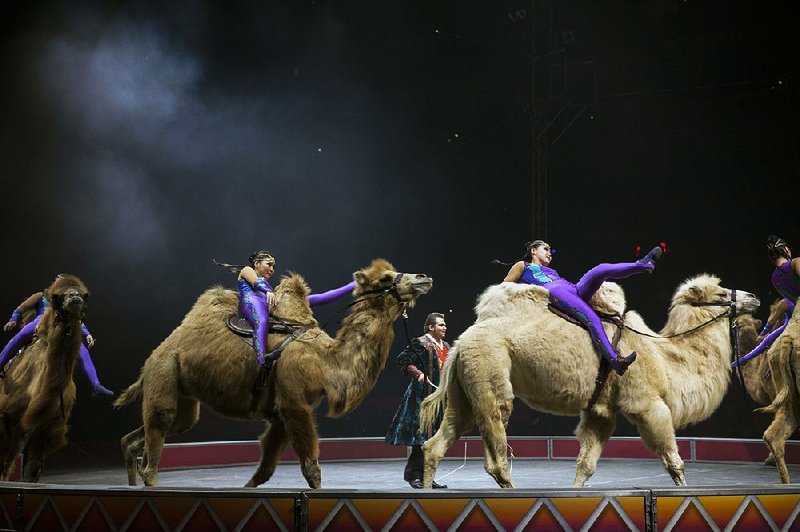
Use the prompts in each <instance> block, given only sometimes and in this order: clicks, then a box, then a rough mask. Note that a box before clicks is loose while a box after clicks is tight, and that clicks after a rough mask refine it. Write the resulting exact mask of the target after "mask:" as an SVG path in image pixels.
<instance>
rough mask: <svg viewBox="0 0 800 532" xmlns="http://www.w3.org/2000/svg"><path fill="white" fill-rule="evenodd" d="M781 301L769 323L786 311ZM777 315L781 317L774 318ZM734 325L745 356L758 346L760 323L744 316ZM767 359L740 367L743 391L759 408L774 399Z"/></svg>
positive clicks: (756, 359)
mask: <svg viewBox="0 0 800 532" xmlns="http://www.w3.org/2000/svg"><path fill="white" fill-rule="evenodd" d="M781 301H782V300H781V299H778V300H777V301H775V302H774V303H773V304H772V305H770V317H769V320H770V322H771V323H780V320H781V316H782V314H783V312H784V311H785V310H786V309H785V307H784V308H779V305H780V302H781ZM779 313H780V314H781V316H776V315H777V314H779ZM736 324H737V325H738V327H739V353H740V354H742V355H745V354H747V353H749V352H750V351H751V350H752V349H753V348H755V347H756V345H758V338H757V337H758V329H759V328H760V326H761V322H760V321H759V320H756V319H755V318H753V317H752V316H749V315H747V314H745V315H743V316H740V317H738V318H737V319H736ZM768 359H769V357H767V356H766V353H762V354H761V355H759V356H757V357H755V358H753V359H751V360H750V361H748V362H747V363H746V364H745V365H744V366H742V377H743V379H744V387H745V390H747V394H748V395H749V396H750V398H751V399H752V400H753V401H754V402H755V403H757V404H759V405H761V406H767V405H769V404H770V403H772V401H773V399H775V385H774V384H773V382H772V372H771V370H770V369H769V360H768ZM768 461H769V459H768ZM770 463H771V461H770Z"/></svg>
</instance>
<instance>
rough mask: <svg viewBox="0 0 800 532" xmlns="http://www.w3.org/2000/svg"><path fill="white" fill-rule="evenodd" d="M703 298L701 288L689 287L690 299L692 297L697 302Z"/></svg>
mask: <svg viewBox="0 0 800 532" xmlns="http://www.w3.org/2000/svg"><path fill="white" fill-rule="evenodd" d="M702 296H703V291H702V290H700V288H698V287H696V286H690V287H689V297H691V298H692V299H693V300H695V301H697V300H699V299H700V298H701V297H702Z"/></svg>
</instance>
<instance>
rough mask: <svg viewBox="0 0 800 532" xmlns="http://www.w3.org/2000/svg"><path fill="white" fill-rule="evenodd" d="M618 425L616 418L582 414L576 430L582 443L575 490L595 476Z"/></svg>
mask: <svg viewBox="0 0 800 532" xmlns="http://www.w3.org/2000/svg"><path fill="white" fill-rule="evenodd" d="M616 425H617V420H616V418H615V417H613V416H611V417H604V416H600V415H598V414H596V413H594V412H591V411H589V412H587V411H583V412H581V421H580V423H579V424H578V428H577V429H576V430H575V435H576V436H577V438H578V442H579V443H580V451H579V452H578V459H577V461H576V465H575V480H574V481H573V482H572V487H573V488H581V487H583V485H584V484H586V481H587V480H589V478H591V476H592V475H594V472H595V470H596V469H597V460H599V459H600V454H601V453H602V452H603V447H605V445H606V442H608V439H609V438H610V437H611V435H612V434H613V433H614V428H615V427H616Z"/></svg>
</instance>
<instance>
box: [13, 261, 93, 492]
mask: <svg viewBox="0 0 800 532" xmlns="http://www.w3.org/2000/svg"><path fill="white" fill-rule="evenodd" d="M47 294H48V299H49V301H50V306H49V307H48V308H47V309H46V310H45V312H44V315H43V316H42V319H41V321H40V322H39V325H38V326H37V328H36V334H37V336H38V337H39V340H38V341H36V342H34V343H33V344H31V345H30V346H28V347H27V348H26V349H25V351H24V352H23V353H22V354H21V355H18V356H17V357H15V358H14V359H13V360H12V361H11V363H10V369H9V370H8V372H7V375H6V376H5V378H4V379H3V380H2V381H0V417H1V418H2V419H0V457H2V460H3V470H2V472H0V480H8V478H9V476H10V475H11V473H13V470H14V463H15V459H16V457H17V455H19V454H20V453H21V452H22V451H23V450H25V463H24V467H23V471H22V479H23V481H26V482H38V480H39V477H40V476H41V473H42V468H43V467H44V460H45V458H46V457H47V456H49V455H51V454H53V453H54V452H56V451H57V450H58V449H60V448H61V447H63V446H64V445H66V444H67V430H68V429H69V427H68V425H67V423H68V420H69V416H70V413H71V412H72V407H73V405H74V404H75V383H74V382H73V380H72V373H73V370H74V369H75V363H76V361H77V359H78V357H79V348H80V342H81V336H82V335H81V322H82V320H83V315H84V312H85V310H86V303H87V301H88V298H89V290H88V289H87V288H86V285H85V284H84V283H83V281H81V280H80V279H79V278H77V277H75V276H74V275H62V276H59V277H58V278H57V279H56V280H55V281H54V282H53V284H52V285H51V286H50V287H49V288H48V290H47Z"/></svg>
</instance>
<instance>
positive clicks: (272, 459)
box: [244, 420, 313, 488]
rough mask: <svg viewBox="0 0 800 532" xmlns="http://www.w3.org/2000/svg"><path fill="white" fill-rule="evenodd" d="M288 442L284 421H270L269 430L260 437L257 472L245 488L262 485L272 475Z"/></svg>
mask: <svg viewBox="0 0 800 532" xmlns="http://www.w3.org/2000/svg"><path fill="white" fill-rule="evenodd" d="M288 442H289V439H288V436H287V434H286V427H284V425H283V422H281V421H280V420H276V421H275V422H273V423H270V425H269V427H267V430H265V431H264V434H262V435H261V437H260V438H259V443H260V444H261V461H260V462H259V464H258V468H257V469H256V471H255V473H253V477H252V478H251V479H250V480H249V481H248V482H247V484H245V485H244V487H245V488H255V487H256V486H260V485H261V484H263V483H264V482H266V481H268V480H269V479H270V478H271V477H272V474H273V473H274V472H275V468H276V467H277V466H278V460H280V457H281V454H283V450H284V449H285V448H286V444H287V443H288ZM312 487H313V486H312Z"/></svg>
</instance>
